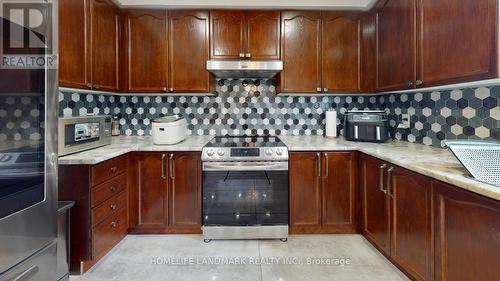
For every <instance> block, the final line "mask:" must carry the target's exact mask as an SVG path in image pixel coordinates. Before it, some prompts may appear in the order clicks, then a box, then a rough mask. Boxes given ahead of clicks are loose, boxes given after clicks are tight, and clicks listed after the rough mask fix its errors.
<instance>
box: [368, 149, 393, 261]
mask: <svg viewBox="0 0 500 281" xmlns="http://www.w3.org/2000/svg"><path fill="white" fill-rule="evenodd" d="M384 164H385V163H384V162H382V161H380V160H378V159H376V158H373V157H370V156H366V155H362V157H361V161H360V165H361V167H360V173H361V176H360V181H361V182H360V184H361V204H362V206H363V212H362V213H363V214H362V226H363V234H364V235H365V237H366V238H367V239H368V240H370V242H372V243H373V244H375V245H376V246H377V247H378V248H379V250H381V251H382V252H384V253H385V254H387V255H389V254H390V249H391V246H390V228H389V225H390V224H389V213H390V210H389V207H390V206H389V199H388V196H387V190H386V189H385V181H386V177H385V176H384V175H385V172H386V168H387V165H384Z"/></svg>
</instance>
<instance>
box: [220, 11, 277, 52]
mask: <svg viewBox="0 0 500 281" xmlns="http://www.w3.org/2000/svg"><path fill="white" fill-rule="evenodd" d="M210 22H211V25H210V40H211V43H210V58H211V59H215V60H225V59H228V60H237V59H252V60H278V59H280V12H279V11H211V12H210Z"/></svg>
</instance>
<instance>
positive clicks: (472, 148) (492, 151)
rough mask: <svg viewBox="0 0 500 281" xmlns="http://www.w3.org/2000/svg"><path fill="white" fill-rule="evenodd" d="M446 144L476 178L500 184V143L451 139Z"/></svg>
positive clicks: (496, 184)
mask: <svg viewBox="0 0 500 281" xmlns="http://www.w3.org/2000/svg"><path fill="white" fill-rule="evenodd" d="M445 144H446V145H447V146H448V147H449V148H450V150H451V152H453V154H454V155H455V156H456V157H457V159H458V161H460V163H462V165H464V167H465V168H466V169H467V171H469V173H470V174H471V175H472V176H473V177H474V178H475V179H476V180H478V181H481V182H485V183H489V184H492V185H495V186H500V143H498V142H491V141H476V140H449V141H445Z"/></svg>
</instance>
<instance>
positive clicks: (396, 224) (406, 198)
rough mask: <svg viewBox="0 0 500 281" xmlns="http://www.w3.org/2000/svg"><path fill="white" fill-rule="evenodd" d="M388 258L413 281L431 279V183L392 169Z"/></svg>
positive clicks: (411, 173) (419, 176) (404, 171)
mask: <svg viewBox="0 0 500 281" xmlns="http://www.w3.org/2000/svg"><path fill="white" fill-rule="evenodd" d="M388 177H390V178H389V180H390V181H391V186H390V187H389V189H390V197H391V211H392V212H391V213H392V214H391V216H392V224H391V228H392V231H391V233H392V236H391V241H392V245H391V256H392V258H393V259H394V261H396V263H398V264H399V265H400V266H401V267H403V268H404V269H405V270H406V271H407V272H408V273H409V274H410V275H411V276H412V277H413V278H414V279H415V280H431V279H432V278H431V276H432V275H431V274H432V270H431V268H432V252H431V251H432V232H431V231H432V225H431V219H432V218H431V216H432V215H431V196H432V180H431V179H430V178H428V177H425V176H422V175H419V174H416V173H413V172H410V171H408V170H405V169H401V168H395V169H394V170H393V171H392V167H391V168H390V170H389V172H388Z"/></svg>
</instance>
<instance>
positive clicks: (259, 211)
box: [203, 162, 288, 226]
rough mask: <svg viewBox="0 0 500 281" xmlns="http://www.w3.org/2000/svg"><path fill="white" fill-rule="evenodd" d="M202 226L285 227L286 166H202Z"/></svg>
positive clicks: (268, 163)
mask: <svg viewBox="0 0 500 281" xmlns="http://www.w3.org/2000/svg"><path fill="white" fill-rule="evenodd" d="M203 225H204V226H271V225H288V163H287V162H205V163H203Z"/></svg>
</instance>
